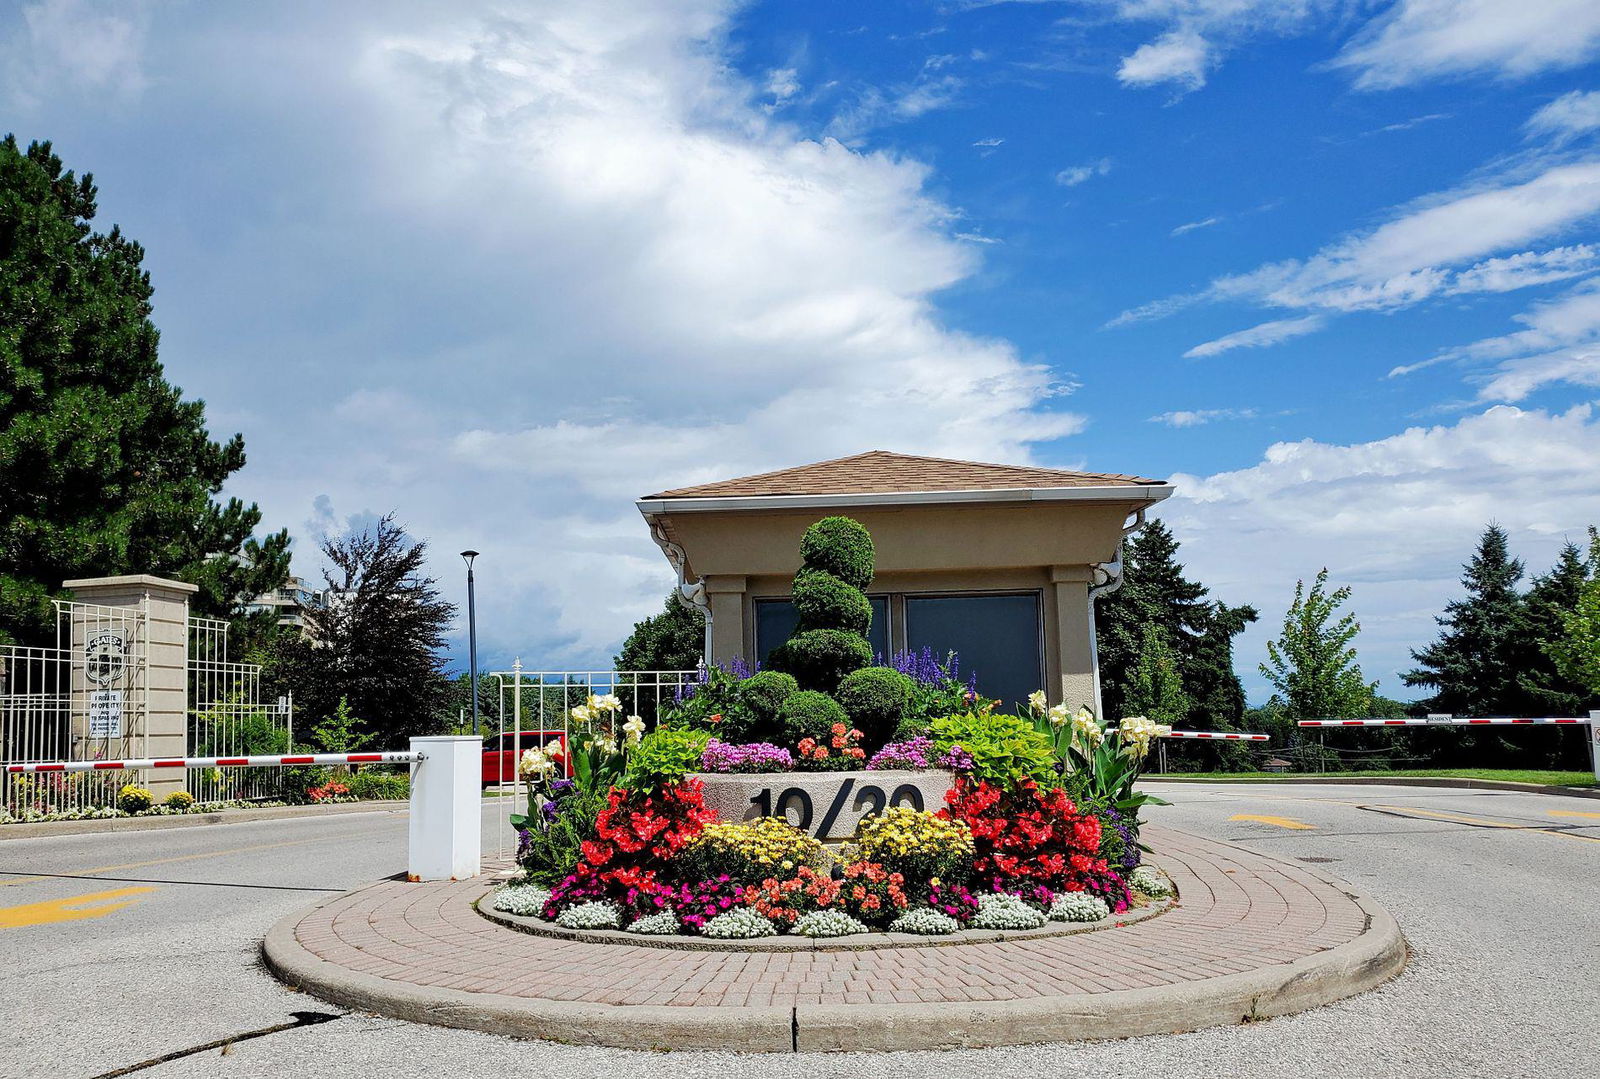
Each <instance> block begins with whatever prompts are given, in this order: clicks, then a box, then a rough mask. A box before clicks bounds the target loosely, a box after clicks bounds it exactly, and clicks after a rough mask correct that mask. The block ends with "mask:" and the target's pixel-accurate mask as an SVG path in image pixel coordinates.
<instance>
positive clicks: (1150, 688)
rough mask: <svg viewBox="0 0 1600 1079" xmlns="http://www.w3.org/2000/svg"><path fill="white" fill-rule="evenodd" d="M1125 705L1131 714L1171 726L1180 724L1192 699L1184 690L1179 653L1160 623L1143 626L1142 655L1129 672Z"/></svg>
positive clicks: (1140, 652)
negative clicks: (1174, 648)
mask: <svg viewBox="0 0 1600 1079" xmlns="http://www.w3.org/2000/svg"><path fill="white" fill-rule="evenodd" d="M1126 702H1127V704H1126V707H1127V709H1128V714H1129V715H1136V716H1144V717H1145V718H1146V719H1150V720H1154V721H1155V722H1157V723H1165V724H1167V725H1169V726H1175V725H1178V724H1181V723H1182V722H1183V721H1184V719H1185V717H1187V716H1188V714H1189V709H1190V708H1191V707H1192V702H1191V701H1190V700H1189V695H1188V694H1187V693H1185V692H1184V691H1183V672H1182V671H1180V670H1179V669H1178V655H1177V653H1176V652H1174V651H1173V650H1172V644H1171V642H1170V641H1169V640H1168V639H1167V631H1166V630H1164V629H1162V628H1161V627H1160V626H1157V625H1148V626H1145V628H1144V635H1143V637H1142V639H1141V640H1140V644H1139V658H1138V659H1137V660H1135V661H1134V664H1133V671H1132V672H1131V673H1130V674H1129V676H1128V686H1127V695H1126Z"/></svg>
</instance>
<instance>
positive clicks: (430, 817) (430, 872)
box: [406, 735, 483, 881]
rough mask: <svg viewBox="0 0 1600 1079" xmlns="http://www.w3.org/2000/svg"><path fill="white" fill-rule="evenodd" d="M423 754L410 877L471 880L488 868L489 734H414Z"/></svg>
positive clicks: (415, 788)
mask: <svg viewBox="0 0 1600 1079" xmlns="http://www.w3.org/2000/svg"><path fill="white" fill-rule="evenodd" d="M411 748H412V750H414V751H415V752H418V753H421V754H422V756H423V759H422V760H420V761H418V762H417V763H415V764H413V765H412V766H411V849H410V859H409V862H408V867H407V870H406V877H407V879H408V880H414V881H422V880H465V879H467V878H468V877H475V876H477V875H478V873H479V871H480V870H481V869H482V868H483V866H482V860H483V831H482V828H483V824H482V816H483V795H482V775H483V739H482V738H476V737H473V736H472V735H434V736H430V737H427V738H413V739H411Z"/></svg>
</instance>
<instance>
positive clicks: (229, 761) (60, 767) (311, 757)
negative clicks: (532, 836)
mask: <svg viewBox="0 0 1600 1079" xmlns="http://www.w3.org/2000/svg"><path fill="white" fill-rule="evenodd" d="M422 759H423V755H422V754H421V753H418V752H416V751H414V750H399V751H394V752H384V753H293V754H289V755H287V756H265V757H144V758H139V759H135V760H125V761H33V762H29V763H25V764H8V765H6V766H5V767H6V771H7V772H8V773H10V774H12V775H16V774H17V773H19V772H117V771H123V770H130V769H135V768H285V767H290V766H293V765H296V764H408V763H410V762H412V761H420V760H422Z"/></svg>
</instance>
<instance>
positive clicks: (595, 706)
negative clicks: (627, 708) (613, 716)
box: [589, 693, 622, 715]
mask: <svg viewBox="0 0 1600 1079" xmlns="http://www.w3.org/2000/svg"><path fill="white" fill-rule="evenodd" d="M589 710H590V711H591V712H594V713H596V714H597V715H604V714H606V713H608V712H620V711H622V702H621V701H620V700H618V699H617V695H616V694H615V693H602V694H600V695H599V696H595V695H594V694H590V695H589Z"/></svg>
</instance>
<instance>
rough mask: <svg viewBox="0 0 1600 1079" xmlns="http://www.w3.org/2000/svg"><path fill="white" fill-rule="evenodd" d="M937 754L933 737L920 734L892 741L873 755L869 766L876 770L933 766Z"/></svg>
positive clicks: (868, 763)
mask: <svg viewBox="0 0 1600 1079" xmlns="http://www.w3.org/2000/svg"><path fill="white" fill-rule="evenodd" d="M935 756H936V753H935V749H934V745H933V739H931V738H929V737H928V736H927V735H918V736H917V737H915V738H912V739H909V740H907V741H904V742H890V743H889V744H888V745H886V746H884V747H883V748H882V749H880V750H878V752H876V753H874V754H873V755H872V759H871V760H869V761H868V762H867V767H868V768H869V769H871V770H873V771H876V772H881V771H886V770H892V769H896V768H910V769H924V768H932V767H933V761H934V758H935Z"/></svg>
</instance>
